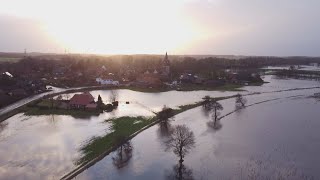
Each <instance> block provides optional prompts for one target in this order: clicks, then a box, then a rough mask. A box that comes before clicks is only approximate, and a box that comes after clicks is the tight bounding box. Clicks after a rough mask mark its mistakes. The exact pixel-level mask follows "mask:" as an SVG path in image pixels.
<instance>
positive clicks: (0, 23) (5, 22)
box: [0, 15, 61, 52]
mask: <svg viewBox="0 0 320 180" xmlns="http://www.w3.org/2000/svg"><path fill="white" fill-rule="evenodd" d="M0 27H1V28H0V39H1V41H0V51H15V52H23V51H24V49H25V48H26V49H27V50H28V51H29V52H30V51H41V52H57V51H59V50H60V51H61V48H59V45H58V44H56V43H55V42H54V41H53V40H51V39H50V37H49V36H48V35H47V34H46V32H45V30H44V29H43V27H42V24H41V23H40V22H38V21H35V20H32V19H24V18H18V17H12V16H7V15H0Z"/></svg>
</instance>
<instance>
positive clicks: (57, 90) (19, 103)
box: [0, 86, 87, 116]
mask: <svg viewBox="0 0 320 180" xmlns="http://www.w3.org/2000/svg"><path fill="white" fill-rule="evenodd" d="M50 87H52V86H50ZM82 88H87V87H77V88H68V89H63V88H56V87H52V91H49V92H45V93H41V94H37V95H34V96H30V97H27V98H24V99H21V100H19V101H17V102H15V103H13V104H10V105H8V106H6V107H4V108H2V109H0V116H1V115H3V114H5V113H8V112H10V111H12V110H14V109H16V108H19V107H21V106H23V105H25V104H27V103H29V102H31V101H34V100H37V99H40V98H42V97H43V96H45V95H48V94H53V93H60V92H64V91H68V90H77V89H82Z"/></svg>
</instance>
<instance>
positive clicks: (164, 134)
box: [158, 121, 173, 138]
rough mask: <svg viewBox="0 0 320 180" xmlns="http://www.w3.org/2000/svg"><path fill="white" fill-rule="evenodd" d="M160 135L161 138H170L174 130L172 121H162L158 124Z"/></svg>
mask: <svg viewBox="0 0 320 180" xmlns="http://www.w3.org/2000/svg"><path fill="white" fill-rule="evenodd" d="M158 127H159V128H158V135H159V137H160V138H168V137H169V136H170V135H171V134H172V131H173V127H172V125H171V123H170V121H162V122H160V123H159V124H158Z"/></svg>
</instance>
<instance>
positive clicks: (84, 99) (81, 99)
mask: <svg viewBox="0 0 320 180" xmlns="http://www.w3.org/2000/svg"><path fill="white" fill-rule="evenodd" d="M94 105H95V101H94V97H93V96H92V95H91V94H90V93H89V92H85V93H82V94H75V95H74V96H73V97H72V98H71V99H70V102H69V107H70V108H73V109H87V108H92V107H93V106H94ZM95 107H96V106H95Z"/></svg>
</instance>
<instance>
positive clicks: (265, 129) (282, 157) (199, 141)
mask: <svg viewBox="0 0 320 180" xmlns="http://www.w3.org/2000/svg"><path fill="white" fill-rule="evenodd" d="M314 92H315V90H304V91H300V92H291V93H289V94H286V93H279V95H278V96H276V98H279V99H275V100H272V101H268V102H265V103H261V104H256V105H253V106H250V107H247V108H246V109H242V110H241V111H239V112H235V113H233V114H231V115H229V116H226V117H225V118H223V119H221V128H220V129H218V130H215V129H213V128H212V127H211V126H208V122H211V121H212V119H211V116H210V115H209V116H208V115H206V113H204V112H203V110H202V108H201V107H199V108H195V109H192V110H189V111H186V112H184V113H181V114H179V115H177V116H176V117H175V118H174V120H173V121H171V122H170V125H169V126H171V127H173V126H175V125H181V124H185V125H187V127H189V128H190V130H191V131H192V132H193V133H194V135H195V146H194V148H193V149H192V150H191V151H190V152H189V154H187V155H186V157H185V159H184V160H185V161H184V162H183V164H184V167H186V170H185V171H183V173H186V174H187V175H188V176H187V177H193V178H194V179H290V180H291V179H311V178H314V179H319V178H320V173H319V171H318V169H319V166H318V164H319V163H320V156H319V155H318V152H319V150H320V137H319V128H320V121H319V118H318V117H319V115H320V111H319V108H320V103H319V102H318V101H317V100H315V99H313V98H309V97H308V95H309V94H310V95H312V94H313V93H314ZM271 97H272V98H271ZM273 98H274V96H270V94H269V95H268V96H264V97H259V96H250V97H247V99H248V104H253V103H258V102H261V101H264V100H270V99H273ZM222 105H223V106H224V107H226V108H225V109H224V111H223V112H222V115H224V114H226V113H228V112H230V111H232V110H233V109H234V99H229V100H225V101H222ZM162 130H163V129H161V127H160V125H156V126H153V127H151V128H149V129H147V130H145V131H143V132H142V133H140V134H139V135H138V136H136V137H135V138H133V139H132V140H131V146H132V149H133V150H132V154H131V156H130V157H131V159H130V160H129V161H128V162H127V164H126V165H125V166H124V167H122V168H118V167H117V166H115V165H114V158H115V157H117V152H116V151H115V152H113V153H111V154H110V155H108V156H106V157H105V158H104V159H103V160H101V161H99V162H98V163H96V164H95V165H93V166H92V167H90V168H89V169H87V170H85V171H84V172H83V173H82V174H80V175H79V176H77V177H76V179H80V180H90V179H119V180H120V179H121V180H124V179H154V180H157V179H159V180H161V179H171V178H172V175H174V176H173V177H177V176H178V173H179V172H178V171H177V168H174V167H175V166H176V165H177V164H178V160H179V158H178V157H176V156H175V155H174V153H172V152H171V151H166V146H165V141H166V140H167V138H166V133H163V132H162Z"/></svg>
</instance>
